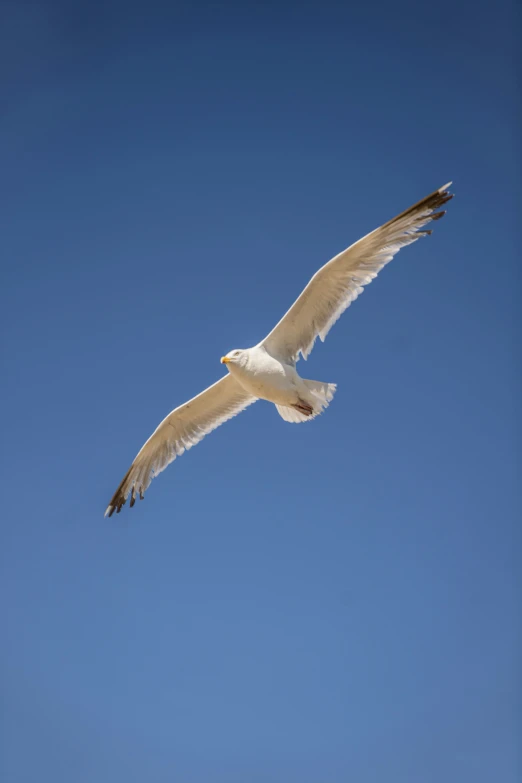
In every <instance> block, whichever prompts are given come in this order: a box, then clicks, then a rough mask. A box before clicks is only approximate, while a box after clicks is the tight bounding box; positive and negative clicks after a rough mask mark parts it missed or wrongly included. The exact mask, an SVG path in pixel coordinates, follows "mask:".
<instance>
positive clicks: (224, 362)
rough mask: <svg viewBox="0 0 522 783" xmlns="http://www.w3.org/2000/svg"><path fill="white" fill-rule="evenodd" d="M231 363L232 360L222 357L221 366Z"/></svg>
mask: <svg viewBox="0 0 522 783" xmlns="http://www.w3.org/2000/svg"><path fill="white" fill-rule="evenodd" d="M229 361H230V359H229V358H228V356H222V357H221V364H228V363H229Z"/></svg>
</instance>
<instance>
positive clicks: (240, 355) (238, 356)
mask: <svg viewBox="0 0 522 783" xmlns="http://www.w3.org/2000/svg"><path fill="white" fill-rule="evenodd" d="M246 360H247V352H246V351H245V350H243V349H241V348H234V350H233V351H229V352H228V353H227V354H226V355H225V356H222V357H221V364H228V365H233V366H236V367H238V366H239V367H242V366H243V364H244V363H245V362H246ZM228 369H230V367H229V368H228Z"/></svg>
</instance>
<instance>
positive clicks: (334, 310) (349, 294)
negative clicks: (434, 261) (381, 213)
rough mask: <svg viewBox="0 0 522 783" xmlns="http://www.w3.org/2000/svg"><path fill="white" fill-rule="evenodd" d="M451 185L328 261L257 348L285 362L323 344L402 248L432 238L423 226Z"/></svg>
mask: <svg viewBox="0 0 522 783" xmlns="http://www.w3.org/2000/svg"><path fill="white" fill-rule="evenodd" d="M450 185H451V182H449V183H448V184H447V185H444V186H443V187H442V188H439V189H438V190H436V191H435V192H434V193H430V195H429V196H426V198H423V199H422V201H419V202H418V203H417V204H414V205H413V206H412V207H410V208H409V209H407V210H406V211H405V212H402V213H401V214H400V215H397V217H395V218H393V220H389V221H388V222H387V223H385V224H384V225H383V226H380V228H377V229H375V231H372V232H371V234H367V235H366V236H365V237H363V238H362V239H359V241H358V242H355V244H353V245H351V246H350V247H349V248H348V249H347V250H344V251H343V252H342V253H339V255H337V256H335V258H332V259H331V261H328V263H327V264H325V265H324V266H323V267H321V269H319V271H318V272H316V273H315V275H314V276H313V277H312V279H311V280H310V282H309V283H308V285H307V286H306V288H305V289H304V291H303V292H302V294H301V296H299V298H298V299H296V301H295V302H294V304H293V305H292V307H291V308H290V310H288V312H287V313H286V315H284V316H283V318H282V319H281V320H280V321H279V323H278V324H277V325H276V326H275V327H274V328H273V329H272V331H271V332H270V334H269V335H268V336H267V337H265V339H264V340H263V341H262V343H261V345H264V346H265V348H266V349H267V350H268V352H269V353H270V354H272V355H273V356H277V357H279V358H280V359H281V360H283V361H286V362H296V361H297V360H298V359H299V355H301V356H303V357H304V358H305V359H306V357H307V356H308V354H309V353H310V351H311V350H312V348H313V347H314V343H315V340H316V338H317V337H320V338H321V340H323V341H324V339H325V337H326V335H327V334H328V332H329V331H330V329H331V328H332V326H333V325H334V323H335V322H336V321H337V319H338V318H339V317H340V316H341V315H342V313H344V311H345V310H346V308H347V307H348V306H349V305H350V304H351V303H352V302H353V301H354V300H355V299H357V297H358V296H359V294H361V293H362V291H363V288H364V286H365V285H368V283H371V281H372V280H373V279H374V278H375V277H377V275H378V273H379V272H380V271H381V269H382V268H383V266H384V265H385V264H387V263H388V261H391V260H392V258H393V256H394V255H395V254H396V253H398V252H399V250H400V249H401V247H405V246H406V245H411V243H412V242H415V241H416V240H417V239H419V237H421V236H424V235H425V234H431V230H430V229H429V228H428V229H424V226H426V225H427V224H428V223H430V222H431V221H432V220H438V219H439V218H441V217H442V216H443V215H444V214H445V212H443V211H441V212H436V210H437V209H438V208H439V207H441V206H442V205H443V204H445V203H446V202H447V201H449V200H450V198H453V197H452V195H451V193H449V192H448V187H449V186H450Z"/></svg>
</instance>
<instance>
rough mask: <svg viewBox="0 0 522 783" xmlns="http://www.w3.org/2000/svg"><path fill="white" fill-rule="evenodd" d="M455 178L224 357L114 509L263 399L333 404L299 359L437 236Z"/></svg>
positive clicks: (288, 409) (326, 271) (159, 438)
mask: <svg viewBox="0 0 522 783" xmlns="http://www.w3.org/2000/svg"><path fill="white" fill-rule="evenodd" d="M450 185H451V182H449V183H448V184H447V185H444V186H443V187H442V188H439V189H438V190H436V191H434V192H433V193H431V194H430V195H429V196H426V198H423V199H422V200H421V201H419V202H418V203H417V204H414V205H413V206H412V207H410V208H409V209H407V210H406V211H405V212H402V213H401V214H400V215H397V217H395V218H393V220H389V221H388V222H387V223H384V225H382V226H380V228H377V229H375V231H372V232H371V234H367V235H366V236H365V237H363V238H362V239H359V241H358V242H355V244H353V245H351V246H350V247H349V248H348V249H347V250H343V252H342V253H339V255H337V256H335V257H334V258H332V259H331V261H328V263H327V264H325V265H324V266H323V267H321V269H319V271H318V272H316V273H315V275H314V276H313V277H312V279H311V280H310V282H309V283H308V285H307V286H306V288H305V289H304V291H303V292H302V294H301V295H300V296H299V297H298V299H296V301H295V302H294V304H293V305H292V307H291V308H290V310H288V312H287V313H286V315H284V316H283V318H282V319H281V320H280V321H279V323H278V324H277V325H276V326H275V327H274V328H273V329H272V331H271V332H270V334H269V335H268V336H267V337H265V338H264V340H262V341H261V342H260V343H259V344H258V345H255V346H254V347H253V348H242V349H235V350H233V351H229V352H228V353H227V354H226V355H225V356H223V357H222V358H221V362H222V364H224V365H225V366H226V368H227V370H228V374H227V375H225V376H224V377H223V378H221V379H220V380H219V381H217V383H214V384H213V385H212V386H209V388H208V389H205V391H203V392H201V394H198V395H197V397H194V398H193V399H192V400H189V401H188V402H186V403H184V404H183V405H180V406H179V407H178V408H175V409H174V410H173V411H172V413H169V415H168V416H167V417H166V418H165V419H163V421H162V422H161V424H160V425H159V427H158V428H157V429H156V431H155V432H154V433H153V434H152V435H151V436H150V438H149V439H148V441H147V442H146V443H145V445H144V446H143V447H142V448H141V450H140V451H139V452H138V454H137V456H136V458H135V459H134V462H133V463H132V465H131V466H130V468H129V470H128V471H127V473H126V474H125V476H124V477H123V479H122V482H121V484H120V485H119V487H118V489H117V490H116V492H115V493H114V496H113V498H112V500H111V502H110V503H109V505H108V506H107V510H106V511H105V516H109V517H110V516H112V514H113V513H114V512H115V511H116V512H117V513H119V512H120V511H121V509H122V507H123V506H124V505H125V503H126V501H127V498H128V497H129V496H130V504H129V505H130V506H131V507H132V506H133V505H134V503H135V502H136V498H137V497H138V496H139V497H140V498H141V499H142V500H143V496H144V493H145V491H146V490H147V489H148V487H149V485H150V483H151V481H152V479H153V478H154V476H157V475H158V473H161V471H162V470H165V468H166V467H167V465H168V464H169V463H171V462H172V461H173V460H175V459H176V457H179V456H181V455H182V454H183V452H184V451H186V450H187V449H190V448H191V447H192V446H195V445H196V443H199V441H200V440H202V438H204V437H205V435H208V433H209V432H212V430H215V429H216V427H219V425H220V424H223V423H224V422H225V421H228V419H231V418H232V417H233V416H236V415H237V414H238V413H240V412H241V411H242V410H244V409H245V408H246V407H247V406H248V405H251V404H252V403H253V402H256V400H268V401H269V402H273V403H274V404H275V406H276V408H277V411H278V413H279V415H280V416H281V417H282V418H283V419H284V420H285V421H289V422H294V423H298V422H303V421H310V420H311V419H314V418H315V417H316V416H318V415H319V414H320V413H321V412H322V411H323V410H324V409H325V408H326V407H327V406H328V404H329V402H330V401H331V399H332V397H333V395H334V393H335V389H336V385H335V384H334V383H322V382H321V381H309V380H305V379H304V378H301V376H300V375H298V373H297V370H296V363H297V361H298V360H299V358H300V357H301V356H302V357H303V358H304V359H306V358H307V356H308V355H309V353H310V352H311V350H312V348H313V346H314V343H315V341H316V338H317V337H320V338H321V340H322V341H324V339H325V337H326V335H327V334H328V332H329V331H330V329H331V328H332V326H333V325H334V323H335V322H336V321H337V319H338V318H339V317H340V316H341V315H342V313H343V312H344V311H345V310H346V308H347V307H348V306H349V305H350V304H351V303H352V302H353V301H354V300H355V299H357V297H358V296H359V294H360V293H362V291H363V287H364V286H365V285H368V283H371V281H372V280H373V279H374V277H377V275H378V273H379V272H380V271H381V269H382V268H383V266H385V264H387V263H388V262H389V261H391V260H392V258H393V257H394V255H395V254H396V253H398V251H399V250H400V249H401V247H405V246H406V245H411V243H412V242H416V241H417V239H419V237H421V236H424V235H426V234H431V230H430V229H429V228H424V226H427V225H428V224H429V223H431V222H432V221H434V220H439V218H441V217H442V216H443V215H445V214H446V213H445V211H443V210H442V211H441V210H439V207H441V206H442V205H443V204H445V203H446V202H447V201H449V200H450V199H451V198H453V195H452V194H451V193H449V191H448V188H449V187H450Z"/></svg>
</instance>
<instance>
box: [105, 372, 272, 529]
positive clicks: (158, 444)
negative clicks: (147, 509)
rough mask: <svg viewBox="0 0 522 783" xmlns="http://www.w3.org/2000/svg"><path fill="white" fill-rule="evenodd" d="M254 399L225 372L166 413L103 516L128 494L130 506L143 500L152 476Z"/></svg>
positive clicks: (120, 507)
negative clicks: (186, 400)
mask: <svg viewBox="0 0 522 783" xmlns="http://www.w3.org/2000/svg"><path fill="white" fill-rule="evenodd" d="M256 399H257V397H253V396H252V395H250V394H248V392H246V391H245V390H244V389H243V388H242V387H241V386H240V385H239V383H238V382H237V381H236V380H235V378H233V377H232V375H225V377H224V378H221V379H220V380H219V381H217V383H214V384H213V385H212V386H209V388H208V389H205V391H204V392H201V394H198V396H197V397H194V398H193V399H192V400H189V401H188V402H186V403H185V404H184V405H180V406H179V408H176V409H175V410H173V411H172V412H171V413H169V415H168V416H167V417H166V418H165V419H163V421H162V422H161V424H160V425H159V427H158V428H157V429H156V430H155V432H154V433H153V434H152V435H151V436H150V438H149V439H148V441H147V442H146V443H145V445H144V446H143V447H142V448H141V450H140V451H139V452H138V454H137V456H136V458H135V460H134V462H133V463H132V465H131V466H130V468H129V470H128V471H127V473H126V474H125V476H124V477H123V480H122V482H121V484H120V486H119V487H118V489H117V490H116V492H115V493H114V496H113V498H112V500H111V502H110V503H109V505H108V506H107V510H106V511H105V516H109V517H110V516H112V514H113V513H114V512H115V511H116V513H118V514H119V512H120V511H121V509H122V506H124V505H125V503H126V501H127V498H128V497H129V495H130V496H131V499H130V506H131V507H132V506H133V505H134V503H135V502H136V497H137V495H139V496H140V498H141V499H142V500H143V496H144V493H145V490H146V489H147V488H148V487H149V486H150V483H151V481H152V479H153V478H154V476H157V475H158V473H161V471H162V470H165V468H166V467H167V465H169V464H170V463H171V462H172V461H173V460H175V459H176V457H180V456H181V455H182V454H183V452H185V451H186V450H187V449H190V448H192V446H195V445H196V443H199V441H200V440H202V439H203V438H204V437H205V435H208V433H209V432H212V430H215V429H216V427H219V426H220V424H224V422H225V421H228V419H231V418H232V417H233V416H236V415H237V414H238V413H240V412H241V411H242V410H244V409H245V408H246V407H247V406H248V405H251V404H252V403H253V402H255V401H256Z"/></svg>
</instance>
